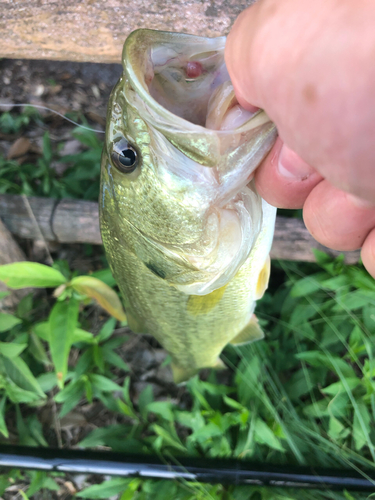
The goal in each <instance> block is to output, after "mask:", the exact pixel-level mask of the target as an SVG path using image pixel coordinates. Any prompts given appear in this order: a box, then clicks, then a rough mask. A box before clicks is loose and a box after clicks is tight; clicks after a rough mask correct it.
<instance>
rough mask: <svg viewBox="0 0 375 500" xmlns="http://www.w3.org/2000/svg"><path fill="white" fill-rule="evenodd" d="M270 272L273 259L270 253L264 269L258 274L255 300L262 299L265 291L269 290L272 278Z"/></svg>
mask: <svg viewBox="0 0 375 500" xmlns="http://www.w3.org/2000/svg"><path fill="white" fill-rule="evenodd" d="M270 273H271V259H270V256H269V255H268V257H267V259H266V262H265V263H264V266H263V267H262V270H261V271H260V273H259V276H258V283H257V287H256V289H255V300H259V299H261V298H262V297H263V295H264V292H265V291H266V290H267V288H268V282H269V279H270Z"/></svg>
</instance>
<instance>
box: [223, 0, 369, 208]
mask: <svg viewBox="0 0 375 500" xmlns="http://www.w3.org/2000/svg"><path fill="white" fill-rule="evenodd" d="M344 4H345V7H344ZM344 4H343V3H342V2H337V1H336V0H314V2H311V0H283V1H282V2H280V1H279V0H259V1H258V2H256V3H255V4H254V5H252V6H251V7H249V8H248V9H246V10H245V11H244V12H243V13H242V14H241V15H240V16H239V18H238V19H237V21H236V22H235V23H234V26H233V28H232V30H231V32H230V34H229V36H228V40H227V44H226V51H225V60H226V64H227V68H228V71H229V75H230V77H231V80H232V82H233V85H234V88H235V91H236V95H237V97H238V99H239V101H240V104H242V105H243V106H244V107H246V103H249V104H252V105H254V106H258V107H260V108H263V109H264V110H265V111H266V113H267V114H268V116H269V117H270V118H271V120H272V121H273V122H274V123H275V124H276V126H277V129H278V131H279V134H280V137H282V139H283V140H284V141H285V142H286V143H287V144H288V145H289V147H291V148H292V149H293V150H294V151H296V152H297V153H298V154H299V156H300V157H301V158H303V159H304V160H305V161H306V162H307V163H309V164H310V165H313V166H314V167H315V168H316V170H318V171H319V172H320V173H321V174H322V176H323V177H324V178H326V179H328V180H329V181H330V182H331V184H333V185H335V186H336V187H338V188H340V189H342V190H344V191H349V192H352V193H354V194H356V195H357V196H360V197H362V198H366V199H368V200H370V201H374V202H375V183H374V182H370V181H369V180H370V179H373V172H374V164H375V148H374V145H373V135H374V134H373V131H374V108H373V106H371V103H373V102H375V85H374V84H373V82H374V79H375V65H373V64H372V60H373V54H374V46H375V30H374V21H375V2H373V1H371V0H367V1H366V2H362V3H361V7H360V8H358V6H357V4H356V2H345V3H344ZM348 26H350V29H349V30H348Z"/></svg>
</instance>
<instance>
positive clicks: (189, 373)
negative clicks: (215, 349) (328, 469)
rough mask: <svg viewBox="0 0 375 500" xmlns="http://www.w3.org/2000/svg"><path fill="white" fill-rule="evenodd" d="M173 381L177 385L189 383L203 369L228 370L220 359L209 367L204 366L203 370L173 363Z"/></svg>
mask: <svg viewBox="0 0 375 500" xmlns="http://www.w3.org/2000/svg"><path fill="white" fill-rule="evenodd" d="M171 367H172V373H173V380H174V383H175V384H183V383H185V382H187V381H188V380H189V379H190V378H191V377H194V375H196V374H197V373H199V371H200V370H201V369H203V368H213V369H214V370H225V369H226V368H227V366H226V364H225V363H224V362H223V361H222V360H221V359H220V358H219V357H218V358H217V359H216V361H215V362H214V363H213V364H212V365H210V366H207V367H204V366H202V367H201V368H193V369H189V368H182V367H181V366H179V365H178V364H177V363H175V362H174V361H172V363H171Z"/></svg>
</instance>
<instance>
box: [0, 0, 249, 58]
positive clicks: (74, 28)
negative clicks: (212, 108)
mask: <svg viewBox="0 0 375 500" xmlns="http://www.w3.org/2000/svg"><path fill="white" fill-rule="evenodd" d="M250 4H251V1H244V0H208V1H207V0H186V1H184V0H174V1H171V0H169V1H165V2H163V1H160V0H127V1H126V2H124V1H123V0H107V1H106V2H96V1H93V0H81V1H79V2H77V1H76V0H58V1H57V0H52V1H51V0H23V1H20V2H13V0H4V1H0V10H1V19H0V53H1V57H8V58H24V59H58V60H65V61H90V62H120V61H121V50H122V45H123V43H124V40H125V38H126V37H127V35H128V34H129V33H130V32H131V31H133V30H135V29H137V28H150V29H157V30H163V31H179V32H185V33H192V34H196V35H202V36H210V37H214V36H220V35H224V34H227V33H228V31H229V29H230V27H231V25H232V24H233V22H234V20H235V19H236V17H237V16H238V14H239V13H240V12H241V11H242V10H244V9H245V8H246V7H247V6H248V5H250Z"/></svg>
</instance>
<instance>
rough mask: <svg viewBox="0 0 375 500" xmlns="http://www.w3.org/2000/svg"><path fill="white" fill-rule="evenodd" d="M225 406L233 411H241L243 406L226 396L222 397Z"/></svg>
mask: <svg viewBox="0 0 375 500" xmlns="http://www.w3.org/2000/svg"><path fill="white" fill-rule="evenodd" d="M223 399H224V402H225V404H227V405H228V406H229V407H230V408H234V409H235V410H239V411H242V410H244V408H245V407H244V406H243V405H242V404H241V403H239V402H238V401H236V400H235V399H232V398H229V397H228V396H224V397H223Z"/></svg>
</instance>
